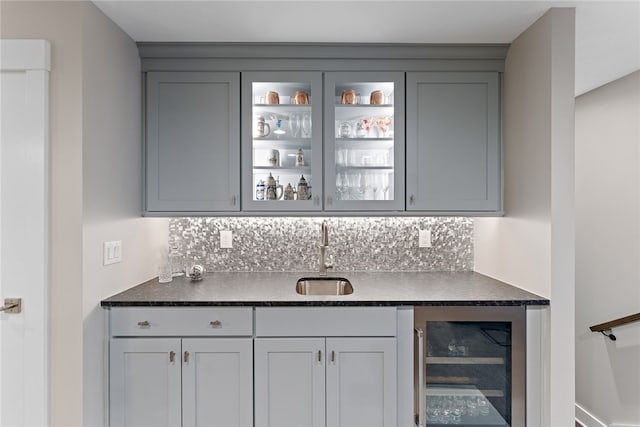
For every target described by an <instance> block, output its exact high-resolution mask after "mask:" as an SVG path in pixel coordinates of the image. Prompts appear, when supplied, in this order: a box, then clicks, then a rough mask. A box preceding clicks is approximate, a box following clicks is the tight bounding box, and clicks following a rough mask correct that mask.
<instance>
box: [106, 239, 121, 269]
mask: <svg viewBox="0 0 640 427" xmlns="http://www.w3.org/2000/svg"><path fill="white" fill-rule="evenodd" d="M121 261H122V240H115V241H112V242H104V243H103V244H102V264H103V265H109V264H115V263H117V262H121Z"/></svg>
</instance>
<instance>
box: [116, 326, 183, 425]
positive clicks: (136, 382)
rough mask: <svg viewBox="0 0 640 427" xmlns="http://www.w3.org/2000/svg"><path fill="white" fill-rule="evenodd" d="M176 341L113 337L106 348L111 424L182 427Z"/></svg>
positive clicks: (178, 361) (178, 359) (180, 386)
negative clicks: (107, 354) (107, 352)
mask: <svg viewBox="0 0 640 427" xmlns="http://www.w3.org/2000/svg"><path fill="white" fill-rule="evenodd" d="M181 369H182V366H181V361H180V339H179V338H119V339H118V338H116V339H112V340H111V343H110V348H109V378H110V381H109V404H110V411H109V414H110V425H111V426H117V427H180V426H181V425H182V420H181V418H182V408H181V406H182V402H181V388H182V385H181Z"/></svg>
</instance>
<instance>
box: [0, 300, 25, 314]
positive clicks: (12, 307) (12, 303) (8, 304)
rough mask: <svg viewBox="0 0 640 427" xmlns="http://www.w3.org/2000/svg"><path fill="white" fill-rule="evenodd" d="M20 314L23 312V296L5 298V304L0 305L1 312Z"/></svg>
mask: <svg viewBox="0 0 640 427" xmlns="http://www.w3.org/2000/svg"><path fill="white" fill-rule="evenodd" d="M1 312H5V313H11V314H18V313H20V312H22V298H5V299H4V305H3V306H2V307H0V313H1Z"/></svg>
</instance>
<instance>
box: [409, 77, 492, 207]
mask: <svg viewBox="0 0 640 427" xmlns="http://www.w3.org/2000/svg"><path fill="white" fill-rule="evenodd" d="M500 129H501V126H500V78H499V73H497V72H410V73H407V129H406V133H407V156H406V178H407V183H406V188H407V200H406V202H407V205H406V209H407V211H424V212H434V213H457V212H460V213H467V214H468V213H478V214H484V213H486V214H495V213H500V212H501V211H502V170H501V148H500V147H501V144H500V138H501V137H500Z"/></svg>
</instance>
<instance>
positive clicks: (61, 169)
mask: <svg viewBox="0 0 640 427" xmlns="http://www.w3.org/2000/svg"><path fill="white" fill-rule="evenodd" d="M0 19H1V22H0V24H1V25H0V29H1V36H2V37H3V38H38V39H47V40H49V41H51V43H52V71H51V97H50V99H51V108H50V112H51V113H50V114H51V157H52V158H51V199H52V202H51V203H52V217H51V254H52V259H51V290H50V298H51V301H50V304H51V319H50V321H51V384H50V396H51V414H50V418H51V425H52V426H60V427H73V426H94V425H96V426H97V425H103V424H104V409H105V408H104V406H103V403H104V393H103V391H104V384H105V383H104V381H103V380H104V377H103V372H104V366H105V365H104V359H103V355H102V351H103V339H104V324H103V316H102V314H103V313H102V309H100V308H98V304H99V301H100V300H101V299H103V298H105V297H107V296H109V295H111V294H113V293H116V292H118V291H120V290H124V289H126V288H129V287H131V286H133V285H135V284H138V283H140V282H142V281H145V280H147V279H149V278H151V277H152V276H154V275H155V271H156V265H157V252H158V251H159V247H164V246H166V244H167V235H168V226H167V220H164V219H149V218H141V217H140V212H141V206H142V195H141V194H142V182H141V177H142V173H141V170H142V169H141V168H142V146H141V143H140V135H141V127H140V126H141V120H140V118H141V112H140V108H141V107H140V104H141V97H140V94H141V92H140V91H141V86H140V67H139V61H138V58H137V52H136V47H135V43H134V42H133V41H132V40H131V39H130V38H129V37H128V36H127V35H126V34H124V33H123V32H122V31H121V30H120V29H119V28H118V27H117V26H116V25H114V24H113V23H112V22H111V21H110V20H109V19H108V18H106V17H105V16H104V15H103V14H102V12H100V11H99V10H98V9H97V8H96V7H95V6H94V5H93V3H91V2H84V1H82V2H59V1H44V2H33V1H16V2H13V1H2V2H1V3H0ZM105 240H122V242H123V254H124V261H123V262H122V263H120V264H115V265H111V266H108V267H103V266H102V242H103V241H105ZM83 405H84V410H83Z"/></svg>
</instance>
